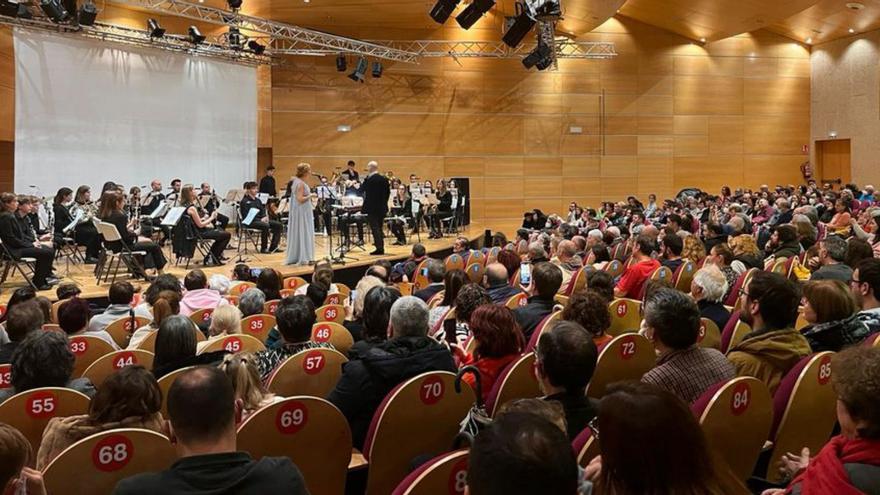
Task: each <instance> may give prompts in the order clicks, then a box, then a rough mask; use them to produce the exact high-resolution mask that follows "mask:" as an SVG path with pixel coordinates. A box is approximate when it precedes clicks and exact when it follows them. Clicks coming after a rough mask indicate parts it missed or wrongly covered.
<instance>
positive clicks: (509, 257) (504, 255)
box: [496, 249, 522, 278]
mask: <svg viewBox="0 0 880 495" xmlns="http://www.w3.org/2000/svg"><path fill="white" fill-rule="evenodd" d="M496 261H498V263H501V264H502V265H504V268H506V269H507V276H508V277H509V278H513V276H514V275H516V272H517V270H519V267H520V265H521V264H522V259H520V257H519V255H517V254H516V253H515V252H513V251H511V250H509V249H502V250H501V251H500V252H499V253H498V258H497V259H496Z"/></svg>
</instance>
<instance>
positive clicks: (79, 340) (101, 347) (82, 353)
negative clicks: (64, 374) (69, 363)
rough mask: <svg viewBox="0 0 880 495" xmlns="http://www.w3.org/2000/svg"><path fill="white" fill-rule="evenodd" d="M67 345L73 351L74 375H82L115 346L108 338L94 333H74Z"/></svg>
mask: <svg viewBox="0 0 880 495" xmlns="http://www.w3.org/2000/svg"><path fill="white" fill-rule="evenodd" d="M67 345H68V347H69V348H70V352H72V353H73V358H74V361H73V375H71V376H74V377H80V376H82V374H83V373H84V372H85V371H86V369H87V368H88V367H89V366H91V365H92V363H94V362H95V361H97V360H98V359H99V358H100V357H102V356H105V355H107V354H110V353H111V352H113V351H114V349H113V346H112V345H110V343H109V342H107V341H106V340H104V339H102V338H100V337H95V336H93V335H73V336H71V337H70V338H69V339H68V341H67Z"/></svg>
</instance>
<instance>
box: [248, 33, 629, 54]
mask: <svg viewBox="0 0 880 495" xmlns="http://www.w3.org/2000/svg"><path fill="white" fill-rule="evenodd" d="M260 41H261V42H263V43H267V44H268V49H267V51H271V52H272V54H273V55H311V56H326V55H336V54H337V53H339V52H338V51H335V50H327V49H320V48H315V47H314V46H313V45H309V44H307V43H304V42H301V41H294V40H289V39H281V38H275V39H260ZM372 42H373V43H377V44H382V45H384V46H387V47H393V48H398V49H400V50H402V51H406V52H411V53H415V54H417V55H418V57H419V58H437V57H452V58H521V57H524V56H525V55H528V54H529V53H530V52H531V51H532V50H534V49H535V45H536V43H521V44H520V45H519V46H517V47H516V48H510V47H509V46H507V45H506V44H504V42H502V41H452V40H419V41H390V40H383V41H372ZM554 45H555V47H556V57H557V58H580V59H607V58H614V57H616V56H617V52H616V51H615V50H614V43H611V42H607V41H574V40H571V39H568V38H560V37H556V38H554V41H553V43H552V44H551V46H554Z"/></svg>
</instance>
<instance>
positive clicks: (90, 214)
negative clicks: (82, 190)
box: [68, 201, 98, 226]
mask: <svg viewBox="0 0 880 495" xmlns="http://www.w3.org/2000/svg"><path fill="white" fill-rule="evenodd" d="M68 211H69V212H70V216H71V217H73V218H76V217H77V216H78V215H79V214H80V212H82V218H80V219H79V221H78V222H77V223H76V225H78V226H79V225H82V224H84V223H87V222H91V221H92V219H94V218H96V217H97V216H98V207H97V206H96V205H95V203H94V202H92V201H89V202H87V203H82V204H80V203H76V202H75V203H73V204H72V205H70V207H69V209H68Z"/></svg>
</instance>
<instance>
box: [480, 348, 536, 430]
mask: <svg viewBox="0 0 880 495" xmlns="http://www.w3.org/2000/svg"><path fill="white" fill-rule="evenodd" d="M534 366H535V353H534V352H528V353H526V354H523V355H522V356H520V358H519V359H517V360H516V361H514V362H512V363H510V364H509V365H507V367H505V368H504V370H502V371H501V373H500V374H499V375H498V379H497V380H495V385H493V386H492V390H491V391H489V395H488V397H487V398H486V412H488V413H489V415H490V416H493V417H494V416H495V414H497V413H498V409H500V408H501V406H502V405H504V404H505V403H506V402H510V401H512V400H514V399H533V398H535V397H540V396H541V395H542V394H541V387H540V385H539V384H538V379H537V378H536V377H535V370H534Z"/></svg>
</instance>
